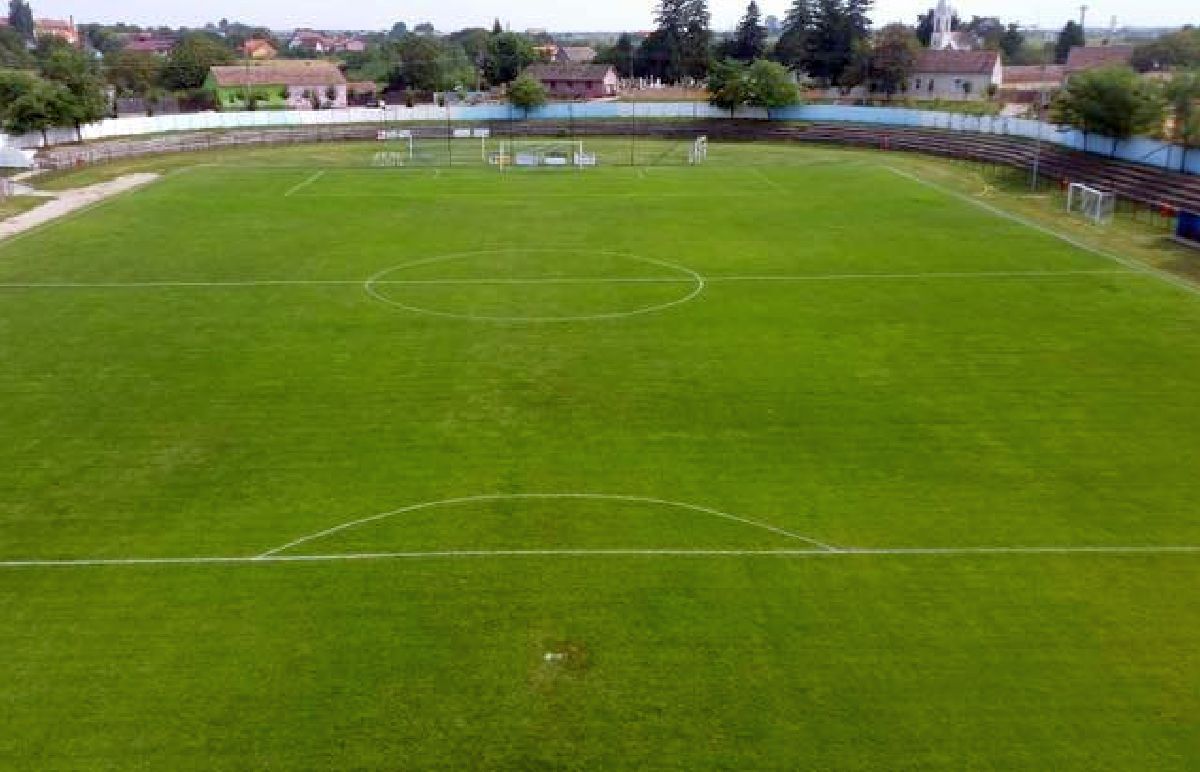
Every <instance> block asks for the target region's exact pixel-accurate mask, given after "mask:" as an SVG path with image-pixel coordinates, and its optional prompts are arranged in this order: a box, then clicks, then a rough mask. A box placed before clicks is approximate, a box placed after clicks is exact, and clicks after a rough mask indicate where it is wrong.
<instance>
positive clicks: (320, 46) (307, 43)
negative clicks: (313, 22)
mask: <svg viewBox="0 0 1200 772" xmlns="http://www.w3.org/2000/svg"><path fill="white" fill-rule="evenodd" d="M288 48H290V49H291V50H293V51H305V52H308V53H310V54H327V53H329V52H330V50H331V48H330V42H329V38H327V37H325V35H324V33H321V32H317V31H315V30H311V29H302V30H296V32H295V34H293V35H292V39H291V40H290V41H288Z"/></svg>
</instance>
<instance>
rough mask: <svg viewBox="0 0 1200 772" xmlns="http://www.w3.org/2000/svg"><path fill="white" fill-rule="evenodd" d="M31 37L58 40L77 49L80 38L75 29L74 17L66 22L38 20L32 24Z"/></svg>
mask: <svg viewBox="0 0 1200 772" xmlns="http://www.w3.org/2000/svg"><path fill="white" fill-rule="evenodd" d="M33 36H34V37H36V38H38V39H39V40H40V39H41V38H58V39H60V40H65V41H66V42H67V43H69V44H71V45H73V46H76V47H78V46H79V43H80V40H81V38H80V37H79V30H78V29H76V28H75V19H74V17H72V18H70V19H68V20H67V21H62V20H61V19H38V20H37V21H35V22H34V23H33Z"/></svg>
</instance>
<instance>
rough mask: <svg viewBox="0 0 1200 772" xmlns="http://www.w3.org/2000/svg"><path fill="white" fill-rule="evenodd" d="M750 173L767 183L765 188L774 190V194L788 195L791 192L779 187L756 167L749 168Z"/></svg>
mask: <svg viewBox="0 0 1200 772" xmlns="http://www.w3.org/2000/svg"><path fill="white" fill-rule="evenodd" d="M750 171H752V172H754V176H755V177H758V178H759V179H760V180H762V181H763V182H765V183H767V186H768V187H770V188H771V189H773V190H775V191H776V192H778V193H790V192H791V191H789V190H788V189H787V188H785V187H783V186H782V185H780V184H779V183H778V182H776V181H775V180H773V179H771V178H770V177H768V176H767V173H766V172H764V171H763V170H762V169H759V168H758V167H757V166H751V167H750Z"/></svg>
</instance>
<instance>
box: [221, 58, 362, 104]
mask: <svg viewBox="0 0 1200 772" xmlns="http://www.w3.org/2000/svg"><path fill="white" fill-rule="evenodd" d="M204 88H205V89H206V90H207V91H209V92H211V93H213V94H214V95H215V97H216V99H217V105H218V107H220V108H221V109H226V110H242V109H245V108H246V98H247V97H248V96H250V97H253V98H254V99H256V100H258V101H259V102H260V103H261V104H262V105H264V106H267V107H276V108H289V109H293V110H311V109H313V107H314V104H313V103H314V102H316V103H317V104H318V105H320V106H322V107H345V106H346V105H347V99H348V95H347V84H346V78H345V76H344V75H342V71H341V70H339V69H338V68H337V67H336V66H335V65H334V64H332V63H330V62H319V61H307V60H291V61H282V60H280V61H274V62H270V63H264V64H245V65H228V66H219V67H213V68H212V69H211V70H210V71H209V74H208V79H207V80H206V81H205V82H204Z"/></svg>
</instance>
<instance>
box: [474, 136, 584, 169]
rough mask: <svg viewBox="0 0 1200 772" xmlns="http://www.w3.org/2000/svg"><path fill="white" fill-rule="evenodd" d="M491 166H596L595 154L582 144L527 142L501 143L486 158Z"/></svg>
mask: <svg viewBox="0 0 1200 772" xmlns="http://www.w3.org/2000/svg"><path fill="white" fill-rule="evenodd" d="M488 162H489V163H490V164H492V165H493V166H501V167H504V166H517V167H524V168H531V167H542V166H546V167H550V168H569V167H575V168H584V167H591V166H596V165H597V159H596V154H595V153H592V152H589V151H588V150H587V149H586V148H585V147H584V145H583V143H582V142H529V143H521V144H519V145H517V144H515V143H512V142H501V143H500V145H499V147H498V148H497V149H496V150H494V151H492V152H491V153H490V154H489V156H488Z"/></svg>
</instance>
